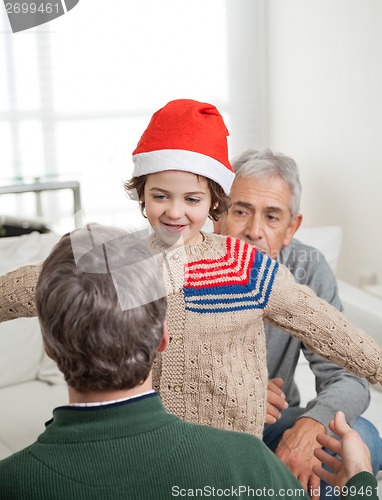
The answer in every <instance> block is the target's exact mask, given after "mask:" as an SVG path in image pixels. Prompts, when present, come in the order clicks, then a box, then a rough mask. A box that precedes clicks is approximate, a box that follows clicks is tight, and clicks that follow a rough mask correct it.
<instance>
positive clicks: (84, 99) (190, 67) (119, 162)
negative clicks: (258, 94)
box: [0, 0, 262, 229]
mask: <svg viewBox="0 0 382 500" xmlns="http://www.w3.org/2000/svg"><path fill="white" fill-rule="evenodd" d="M240 3H241V4H242V9H243V10H240V6H239V4H240ZM251 3H253V2H252V0H238V1H235V2H232V0H229V1H228V2H226V1H224V0H208V1H205V0H193V1H188V0H161V1H160V2H158V0H129V1H128V2H126V1H125V0H113V1H111V2H102V1H101V0H81V1H80V2H79V3H78V5H77V6H76V7H75V8H74V9H73V10H71V11H69V12H68V13H67V14H65V15H64V16H62V17H60V18H58V19H56V20H54V21H51V22H50V23H47V24H45V25H41V26H39V27H37V28H34V29H31V30H27V31H25V32H20V33H16V34H12V33H11V31H10V28H9V24H8V19H7V18H6V15H5V10H4V9H2V10H1V8H0V16H1V17H0V22H2V24H3V31H2V33H1V34H0V39H1V42H2V43H1V44H0V85H1V88H2V89H4V90H3V91H2V92H0V133H1V144H2V145H1V171H0V182H1V183H2V184H4V183H12V182H14V181H15V180H17V179H21V180H22V181H24V182H26V181H30V180H33V179H34V178H46V179H55V178H57V176H58V177H59V178H64V179H73V180H79V181H80V182H81V188H82V204H83V210H84V214H85V219H86V220H89V221H97V222H103V223H109V224H119V225H124V224H125V223H131V222H132V220H134V221H135V220H138V218H139V221H141V219H142V218H141V216H140V214H139V211H138V210H137V207H136V204H135V203H134V202H130V201H128V200H127V199H126V197H125V195H124V192H123V187H122V183H123V181H124V180H125V179H127V178H129V176H130V174H131V169H132V162H131V152H132V151H133V149H134V147H135V145H136V143H137V142H138V140H139V137H140V135H141V133H142V132H143V130H144V128H145V127H146V126H147V124H148V121H149V119H150V116H151V115H152V113H153V112H154V111H155V110H156V109H158V108H159V107H161V106H163V105H164V104H165V103H166V102H168V101H169V100H172V99H176V98H181V97H186V98H193V99H197V100H201V101H207V102H212V103H214V104H215V105H216V106H217V107H218V108H219V110H220V111H221V112H222V114H223V116H224V118H225V120H226V123H227V125H228V127H229V124H230V120H232V118H233V117H234V115H235V109H237V112H240V114H242V111H243V108H241V109H240V106H236V105H237V102H238V99H237V97H236V100H235V99H233V98H232V93H234V94H235V95H236V96H238V95H239V94H240V96H241V97H240V98H241V99H243V98H244V97H245V94H244V96H243V94H242V92H241V90H240V86H239V87H238V86H232V82H231V83H230V77H229V75H230V66H232V62H233V61H237V57H238V54H232V52H230V51H229V50H228V49H229V47H228V44H229V43H230V40H232V36H231V35H229V33H228V32H227V30H228V29H229V26H230V23H231V19H232V20H233V21H234V22H235V23H236V24H238V16H239V18H240V19H239V21H240V24H239V25H238V26H237V28H238V29H239V31H238V34H239V33H240V36H241V37H242V36H243V35H244V33H245V31H246V30H245V26H244V25H243V24H241V23H242V22H243V20H245V19H246V17H247V16H246V12H245V8H244V7H245V6H250V5H251ZM227 5H228V7H227ZM234 8H236V9H238V12H239V13H236V14H235V15H234V16H232V13H233V12H236V11H234V10H233V9H234ZM248 8H251V9H252V7H248ZM247 23H248V26H249V25H251V26H250V29H251V31H253V26H252V22H251V23H249V22H248V21H247ZM243 46H244V44H243ZM251 50H252V49H251ZM240 57H244V58H246V52H245V51H244V52H242V53H240ZM249 67H250V65H249V66H248V67H247V68H249ZM239 76H240V78H239V80H242V81H245V73H244V72H243V75H239ZM251 92H252V90H251ZM261 102H262V101H261ZM233 104H235V106H233ZM230 105H231V107H230ZM250 110H251V106H249V107H247V108H246V113H249V116H251V118H253V114H252V115H251V113H250ZM252 145H253V144H252ZM21 198H23V200H21ZM69 198H70V194H65V193H64V192H62V193H58V192H55V193H49V194H46V195H45V196H44V205H43V206H44V217H45V218H46V219H47V220H48V222H49V223H53V224H55V223H56V222H57V221H61V222H62V221H64V222H65V221H66V222H67V223H69V224H71V223H72V221H71V222H68V218H70V210H71V204H70V199H69ZM31 203H33V197H32V198H30V197H28V196H26V195H25V196H24V195H23V196H10V195H6V196H2V197H0V213H9V212H12V214H14V213H17V214H20V213H25V214H28V215H30V213H31ZM65 229H67V228H65ZM69 229H70V228H69Z"/></svg>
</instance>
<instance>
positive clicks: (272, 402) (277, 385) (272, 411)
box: [265, 378, 288, 424]
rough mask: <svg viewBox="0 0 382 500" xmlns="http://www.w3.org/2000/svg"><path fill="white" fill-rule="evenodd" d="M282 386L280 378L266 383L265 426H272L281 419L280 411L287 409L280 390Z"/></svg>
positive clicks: (282, 381)
mask: <svg viewBox="0 0 382 500" xmlns="http://www.w3.org/2000/svg"><path fill="white" fill-rule="evenodd" d="M283 385H284V380H283V379H282V378H273V379H271V380H269V381H268V395H267V414H266V417H265V423H266V424H274V423H275V422H276V421H277V420H278V419H279V418H280V417H281V413H280V410H285V409H286V408H288V403H287V402H286V400H285V394H284V393H283V391H282V390H281V387H282V386H283Z"/></svg>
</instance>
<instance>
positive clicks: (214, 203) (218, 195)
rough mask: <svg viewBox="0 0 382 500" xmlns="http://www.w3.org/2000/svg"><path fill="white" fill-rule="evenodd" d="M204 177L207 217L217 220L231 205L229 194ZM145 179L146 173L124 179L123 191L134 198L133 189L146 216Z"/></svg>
mask: <svg viewBox="0 0 382 500" xmlns="http://www.w3.org/2000/svg"><path fill="white" fill-rule="evenodd" d="M195 175H197V174H195ZM197 177H198V179H199V177H201V176H199V175H197ZM204 178H205V179H206V181H207V183H208V188H209V190H210V194H211V207H210V211H209V214H208V217H209V218H210V219H212V220H215V221H217V220H219V218H220V216H221V214H223V213H225V212H227V211H228V209H229V207H230V206H231V200H230V198H229V196H228V195H226V194H225V192H224V190H223V188H222V187H221V186H220V185H219V184H218V183H217V182H215V181H213V180H212V179H209V178H208V177H204ZM146 180H147V175H141V176H139V177H132V178H131V179H130V180H129V181H126V182H125V183H124V188H125V191H126V193H127V194H128V195H129V196H130V197H131V198H134V199H135V198H136V197H135V196H134V195H133V196H131V193H132V192H134V191H136V192H137V194H138V199H139V207H140V209H141V212H142V215H143V217H146V215H145V202H144V201H142V198H143V192H144V189H145V184H146Z"/></svg>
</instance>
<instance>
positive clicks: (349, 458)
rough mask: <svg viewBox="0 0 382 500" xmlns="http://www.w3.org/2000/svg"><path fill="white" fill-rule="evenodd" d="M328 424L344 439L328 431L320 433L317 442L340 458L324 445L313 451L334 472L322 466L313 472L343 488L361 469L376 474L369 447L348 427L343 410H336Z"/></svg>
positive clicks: (316, 467) (315, 467)
mask: <svg viewBox="0 0 382 500" xmlns="http://www.w3.org/2000/svg"><path fill="white" fill-rule="evenodd" d="M329 427H330V430H331V431H332V432H334V433H335V434H337V435H338V436H339V437H340V438H341V441H338V440H337V439H335V438H333V437H330V436H328V435H326V434H319V435H318V436H317V441H318V442H319V443H320V445H322V446H324V447H325V448H327V449H328V450H330V451H332V452H333V453H335V454H336V455H338V456H339V457H341V458H338V457H332V456H331V455H329V454H328V453H327V452H326V451H324V450H323V449H322V448H317V449H316V450H315V451H314V454H315V456H316V457H317V458H318V459H319V460H320V462H322V463H323V464H325V465H326V466H328V467H330V468H331V469H333V470H334V472H329V471H327V470H325V469H323V468H322V467H320V466H314V467H313V471H314V473H315V474H316V475H317V476H318V477H320V478H321V479H323V480H324V481H326V482H327V483H329V484H331V485H332V486H339V487H340V488H342V487H343V486H345V484H346V483H347V482H348V481H349V479H350V478H351V477H353V476H355V475H356V474H358V473H359V472H363V471H367V472H371V473H373V469H372V467H371V461H370V451H369V448H368V447H367V446H366V445H365V443H364V442H363V441H362V439H361V438H360V436H359V434H358V433H357V432H356V431H355V430H354V429H351V427H349V425H348V424H347V422H346V419H345V415H344V414H343V412H342V411H338V412H337V413H336V416H335V417H334V420H332V421H331V422H330V424H329Z"/></svg>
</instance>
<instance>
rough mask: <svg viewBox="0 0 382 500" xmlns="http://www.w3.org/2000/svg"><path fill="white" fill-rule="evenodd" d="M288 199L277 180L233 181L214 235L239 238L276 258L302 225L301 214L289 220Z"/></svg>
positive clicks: (289, 198)
mask: <svg viewBox="0 0 382 500" xmlns="http://www.w3.org/2000/svg"><path fill="white" fill-rule="evenodd" d="M291 196H292V195H291V191H290V189H289V186H288V184H287V183H286V182H285V181H283V180H282V179H280V178H277V177H273V178H265V179H262V180H261V181H258V180H256V179H251V178H242V177H237V178H236V179H235V181H234V183H233V185H232V189H231V193H230V198H231V200H232V206H231V208H230V209H229V212H228V214H226V215H223V216H222V218H221V220H220V221H219V222H218V223H216V225H215V232H218V233H220V234H224V235H227V236H228V235H229V236H234V237H236V238H240V239H241V240H244V241H247V242H248V243H250V244H251V245H254V246H256V247H257V248H259V249H260V250H262V251H263V252H265V253H267V254H268V255H270V256H271V257H273V258H276V257H277V255H278V253H279V252H280V250H281V248H282V247H283V246H288V245H289V243H290V242H291V239H292V237H293V235H294V233H295V232H296V231H297V229H298V228H299V226H300V224H301V221H302V215H301V214H298V215H297V216H295V217H294V218H292V214H291V210H290V200H291Z"/></svg>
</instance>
